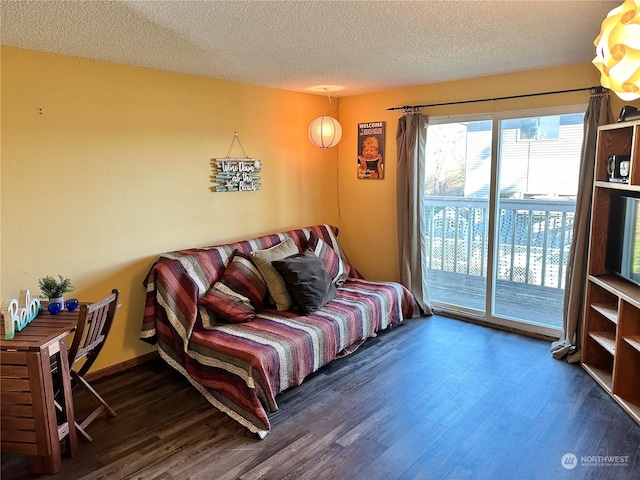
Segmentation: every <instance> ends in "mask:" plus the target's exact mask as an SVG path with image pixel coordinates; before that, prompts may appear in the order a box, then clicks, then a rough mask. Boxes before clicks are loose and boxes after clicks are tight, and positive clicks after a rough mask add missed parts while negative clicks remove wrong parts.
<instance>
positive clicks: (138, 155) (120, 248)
mask: <svg viewBox="0 0 640 480" xmlns="http://www.w3.org/2000/svg"><path fill="white" fill-rule="evenodd" d="M1 54H2V57H1V61H2V71H1V75H2V77H1V98H2V124H1V125H2V132H1V133H2V147H1V154H2V168H1V170H2V176H1V181H2V184H1V185H2V191H1V198H2V204H1V209H2V211H1V214H2V217H1V218H2V233H3V236H2V245H1V253H2V255H1V258H2V263H1V266H2V277H1V280H2V284H1V293H0V294H1V298H2V299H8V298H17V296H18V292H19V290H20V289H23V288H29V289H30V290H31V292H32V293H33V294H39V289H38V283H37V282H38V279H39V278H41V277H43V276H45V275H56V274H58V273H60V274H62V275H64V276H68V277H70V278H71V279H72V281H73V283H74V285H75V286H76V291H75V292H74V293H73V296H77V297H78V298H80V299H81V300H82V299H97V298H101V297H103V296H106V295H107V294H108V293H109V292H110V291H111V289H112V288H114V287H115V288H118V289H120V291H121V294H122V308H121V309H120V310H119V312H118V314H117V317H116V323H115V325H114V327H113V330H112V332H111V334H110V338H109V339H108V343H107V345H106V346H105V350H103V352H102V353H101V355H100V358H99V359H98V361H97V362H96V365H95V367H94V368H95V369H99V368H102V367H104V366H108V365H111V364H114V363H118V362H122V361H124V360H127V359H130V358H133V357H136V356H139V355H142V354H144V353H146V352H149V351H150V350H151V348H150V347H149V346H148V345H146V344H144V343H142V342H141V341H139V340H138V334H139V328H140V321H141V319H142V312H143V303H144V287H143V286H142V281H143V279H144V277H145V274H146V273H147V271H148V270H149V268H150V266H151V264H152V262H153V261H154V260H155V258H156V257H157V255H158V254H160V253H162V252H165V251H170V250H174V249H178V248H184V247H192V246H203V245H213V244H218V243H225V242H227V241H230V240H239V239H244V238H248V237H252V236H256V235H258V234H262V233H268V232H273V231H281V230H284V229H289V228H293V227H298V226H304V225H309V224H314V223H333V224H337V222H338V216H337V215H338V210H337V178H336V161H337V150H336V149H335V148H334V149H328V150H320V149H318V148H316V147H314V146H313V145H312V144H311V142H309V140H308V137H307V128H308V125H309V123H310V122H311V120H312V119H313V118H315V117H316V116H318V115H321V114H322V113H324V110H325V107H326V102H327V99H326V97H322V96H318V95H311V94H301V93H293V92H288V91H284V90H276V89H268V88H262V87H256V86H251V85H244V84H238V83H232V82H225V81H218V80H212V79H207V78H202V77H197V76H189V75H181V74H173V73H166V72H160V71H156V70H151V69H144V68H135V67H129V66H122V65H116V64H111V63H106V62H98V61H92V60H84V59H78V58H71V57H64V56H58V55H51V54H44V53H36V52H31V51H25V50H19V49H14V48H6V47H2V50H1ZM39 109H42V114H40V113H39ZM234 131H237V132H238V135H239V138H240V140H241V142H242V145H243V146H244V148H245V150H246V152H247V154H248V155H249V156H250V157H257V158H259V159H261V160H262V162H263V170H262V173H261V177H262V184H263V190H261V191H257V192H241V193H213V192H211V191H210V190H209V188H210V187H211V186H212V184H211V183H210V179H209V175H210V174H211V167H210V159H211V158H214V157H223V156H225V154H226V152H227V150H228V148H229V146H230V144H231V141H232V139H233V135H234ZM232 153H233V154H234V155H235V156H242V152H241V149H240V148H239V147H238V146H237V145H236V147H235V148H234V150H233V152H232ZM68 296H69V295H68Z"/></svg>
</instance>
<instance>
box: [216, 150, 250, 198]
mask: <svg viewBox="0 0 640 480" xmlns="http://www.w3.org/2000/svg"><path fill="white" fill-rule="evenodd" d="M211 163H212V166H213V167H214V174H213V175H212V179H213V180H214V181H215V182H216V183H217V184H218V185H216V187H215V191H216V192H248V191H252V190H262V184H261V183H260V177H259V176H258V173H260V171H261V170H262V163H261V162H260V160H258V159H257V158H216V159H215V160H212V162H211Z"/></svg>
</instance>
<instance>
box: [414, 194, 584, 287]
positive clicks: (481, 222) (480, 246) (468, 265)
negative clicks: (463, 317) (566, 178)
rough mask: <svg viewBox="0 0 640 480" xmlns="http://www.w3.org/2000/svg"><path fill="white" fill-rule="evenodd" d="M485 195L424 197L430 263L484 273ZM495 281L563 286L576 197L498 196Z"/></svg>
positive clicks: (449, 269) (440, 267)
mask: <svg viewBox="0 0 640 480" xmlns="http://www.w3.org/2000/svg"><path fill="white" fill-rule="evenodd" d="M488 205H489V201H488V199H487V198H470V197H435V196H427V197H425V237H426V247H427V252H428V255H427V262H428V263H427V266H428V268H429V269H432V270H441V271H443V272H454V273H463V274H466V275H473V276H486V271H487V247H486V245H487V239H488V233H489V232H488V229H489V225H488V221H489V214H488ZM499 210H500V211H499V226H498V228H499V230H498V239H499V240H498V255H497V258H498V263H497V279H498V280H508V281H512V282H517V283H526V284H531V285H542V286H547V287H554V288H560V289H563V288H564V277H565V272H566V266H567V259H568V254H569V248H570V246H571V241H572V236H573V218H574V211H575V201H574V200H555V199H510V198H509V199H500V202H499Z"/></svg>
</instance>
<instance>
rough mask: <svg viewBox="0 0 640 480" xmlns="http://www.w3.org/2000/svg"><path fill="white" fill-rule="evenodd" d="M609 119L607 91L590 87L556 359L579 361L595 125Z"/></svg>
mask: <svg viewBox="0 0 640 480" xmlns="http://www.w3.org/2000/svg"><path fill="white" fill-rule="evenodd" d="M612 122H613V118H612V115H611V106H610V104H609V91H608V90H606V89H602V88H597V89H592V90H591V98H590V99H589V106H588V107H587V111H586V112H585V114H584V138H583V140H582V158H581V160H580V181H579V183H578V184H579V185H580V190H579V191H578V197H577V199H576V213H575V217H574V220H573V241H572V243H571V249H570V251H569V261H568V264H567V277H566V285H565V291H564V311H563V313H564V317H563V323H562V332H561V334H560V340H558V341H557V342H553V343H552V344H551V354H552V355H553V356H554V357H555V358H563V357H565V356H567V361H568V362H569V363H577V362H579V361H580V347H581V338H580V337H581V335H582V317H583V305H584V293H585V285H586V281H587V253H588V252H587V250H588V248H589V224H590V220H591V197H592V193H593V171H594V166H595V158H596V140H597V136H598V126H599V125H604V124H607V123H612Z"/></svg>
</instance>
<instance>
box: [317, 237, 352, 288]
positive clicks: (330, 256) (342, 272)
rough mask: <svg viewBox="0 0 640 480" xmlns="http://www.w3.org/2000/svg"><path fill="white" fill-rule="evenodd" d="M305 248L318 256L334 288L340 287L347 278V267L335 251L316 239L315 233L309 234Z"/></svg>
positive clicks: (319, 239)
mask: <svg viewBox="0 0 640 480" xmlns="http://www.w3.org/2000/svg"><path fill="white" fill-rule="evenodd" d="M307 248H310V249H311V250H312V251H313V253H315V254H316V255H317V256H318V258H319V259H320V261H321V262H322V267H323V268H324V269H325V270H326V272H327V273H328V274H329V277H331V280H332V282H333V284H334V285H335V286H336V287H338V286H340V285H342V284H343V283H344V281H345V280H346V279H347V277H348V276H349V267H348V266H347V265H345V263H344V262H343V261H342V259H341V258H340V256H339V255H338V254H337V253H336V252H335V250H334V249H333V248H331V247H330V246H329V244H328V243H327V242H325V241H324V240H322V239H321V238H320V237H318V235H316V233H315V232H311V234H310V235H309V241H308V242H307Z"/></svg>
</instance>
